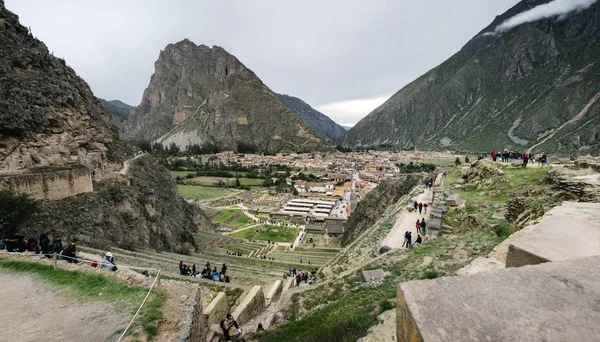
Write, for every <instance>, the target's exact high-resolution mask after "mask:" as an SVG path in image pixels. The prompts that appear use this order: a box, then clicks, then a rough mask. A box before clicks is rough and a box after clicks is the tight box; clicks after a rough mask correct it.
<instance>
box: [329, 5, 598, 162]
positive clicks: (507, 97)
mask: <svg viewBox="0 0 600 342" xmlns="http://www.w3.org/2000/svg"><path fill="white" fill-rule="evenodd" d="M549 2H550V0H525V1H521V2H520V3H518V4H517V5H515V6H514V7H513V8H511V9H509V10H508V11H507V12H506V13H504V14H503V15H501V16H498V17H496V19H495V20H494V22H493V23H492V24H491V25H489V26H488V27H487V28H485V29H484V30H482V31H481V32H480V34H478V35H477V36H475V37H474V38H473V39H471V40H470V41H469V42H468V43H467V44H466V45H465V46H464V47H463V48H462V49H461V50H460V51H459V52H458V53H456V54H455V55H453V56H452V57H450V58H449V59H448V60H446V61H445V62H444V63H442V64H440V65H439V66H437V67H435V68H434V69H432V70H430V71H429V72H427V73H426V74H424V75H423V76H421V77H420V78H418V79H417V80H415V81H413V82H412V83H410V84H408V85H407V86H406V87H404V88H402V89H401V90H400V91H398V92H397V93H396V94H394V95H393V96H392V97H391V98H390V99H388V100H387V101H386V102H385V103H384V104H383V105H381V106H380V107H378V108H377V109H375V110H374V111H373V112H371V113H370V114H369V115H368V116H366V117H365V118H363V119H362V120H361V121H360V122H358V123H357V124H356V126H354V127H353V128H352V129H351V130H350V131H349V132H348V133H347V134H346V135H345V136H344V137H343V138H342V140H341V142H342V143H343V144H345V145H349V146H355V145H359V146H376V145H389V146H393V147H396V148H401V149H413V148H432V149H455V150H479V151H491V150H494V149H496V150H497V149H502V148H511V149H516V150H528V149H533V150H536V151H538V152H539V151H541V150H545V151H547V152H553V153H561V154H571V153H576V154H587V153H593V154H597V153H599V152H600V115H599V113H600V62H598V56H600V44H599V42H600V3H598V2H596V3H594V4H593V5H591V7H590V8H588V9H586V10H582V11H574V12H570V13H568V14H565V15H563V16H561V17H560V20H558V19H557V18H556V17H555V18H549V19H542V20H538V21H535V22H530V23H524V24H521V25H519V26H516V27H514V28H512V29H510V30H509V31H507V32H502V33H498V32H495V28H496V27H497V26H498V25H500V24H501V23H503V22H504V21H506V20H507V19H509V18H512V17H514V16H515V15H517V14H519V13H523V12H525V11H528V10H530V9H532V8H534V7H536V6H538V5H542V4H546V3H549Z"/></svg>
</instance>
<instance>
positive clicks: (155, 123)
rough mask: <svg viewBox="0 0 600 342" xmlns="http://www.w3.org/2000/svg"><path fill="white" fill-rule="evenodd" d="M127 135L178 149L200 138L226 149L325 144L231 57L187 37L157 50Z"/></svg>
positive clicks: (306, 148) (306, 147)
mask: <svg viewBox="0 0 600 342" xmlns="http://www.w3.org/2000/svg"><path fill="white" fill-rule="evenodd" d="M125 136H126V137H131V138H138V139H145V140H150V141H159V142H162V143H163V144H165V145H168V144H170V143H172V142H174V143H176V144H177V145H178V146H180V147H181V148H186V147H187V146H188V145H190V144H203V143H204V142H212V143H217V144H219V145H221V147H223V148H225V149H229V150H233V149H236V148H237V145H238V143H240V142H243V143H245V144H247V145H252V146H254V147H256V148H257V149H258V150H263V151H280V150H292V151H310V150H319V149H327V148H328V147H327V145H326V143H325V141H324V140H323V139H322V138H321V137H319V136H318V135H317V134H316V133H314V132H313V131H312V130H311V129H310V128H309V127H308V126H307V125H306V124H305V123H304V121H303V120H302V119H300V117H298V116H297V115H296V114H295V113H294V112H292V111H291V110H290V109H289V108H287V107H286V106H284V105H283V104H282V103H281V102H280V101H279V100H278V99H277V96H276V95H275V94H274V93H273V92H272V91H271V90H270V89H269V88H268V87H267V86H266V85H265V84H263V83H262V81H261V80H260V79H259V78H258V77H257V76H256V75H255V74H254V73H253V72H252V71H251V70H249V69H248V68H246V67H245V66H244V65H243V64H242V63H241V62H240V61H239V60H238V59H237V58H236V57H235V56H233V55H231V54H229V53H228V52H227V51H225V50H224V49H223V48H221V47H218V46H213V47H212V48H209V47H207V46H204V45H199V46H197V45H195V44H194V43H192V42H191V41H189V40H187V39H186V40H183V41H181V42H178V43H176V44H169V45H168V46H167V47H166V48H165V50H163V51H161V53H160V56H159V58H158V60H157V61H156V63H155V72H154V74H153V75H152V77H151V79H150V84H149V86H148V88H146V90H145V91H144V95H143V97H142V102H141V103H140V105H139V106H138V107H137V108H136V109H134V110H133V111H132V112H131V114H130V117H129V121H128V123H127V125H126V126H125Z"/></svg>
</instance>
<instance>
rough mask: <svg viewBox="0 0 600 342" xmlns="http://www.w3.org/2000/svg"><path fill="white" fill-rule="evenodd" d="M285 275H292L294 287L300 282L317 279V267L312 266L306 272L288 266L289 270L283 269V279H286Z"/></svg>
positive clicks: (306, 282)
mask: <svg viewBox="0 0 600 342" xmlns="http://www.w3.org/2000/svg"><path fill="white" fill-rule="evenodd" d="M287 277H293V278H294V279H295V281H296V287H299V286H300V283H301V282H304V283H305V284H312V283H313V282H314V281H316V280H317V269H315V268H313V269H311V270H308V271H306V272H304V271H302V270H296V268H295V267H294V268H290V269H289V270H286V271H283V280H286V279H287Z"/></svg>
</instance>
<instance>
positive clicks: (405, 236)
mask: <svg viewBox="0 0 600 342" xmlns="http://www.w3.org/2000/svg"><path fill="white" fill-rule="evenodd" d="M409 236H410V232H409V231H408V230H407V231H406V232H404V242H402V247H404V246H405V245H406V243H407V242H408V238H409Z"/></svg>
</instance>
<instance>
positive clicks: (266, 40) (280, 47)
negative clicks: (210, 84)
mask: <svg viewBox="0 0 600 342" xmlns="http://www.w3.org/2000/svg"><path fill="white" fill-rule="evenodd" d="M517 2H518V0H360V1H358V0H357V1H348V0H339V1H338V0H331V1H330V0H314V1H313V0H304V1H294V2H293V3H292V1H281V0H269V1H267V0H252V1H244V0H240V1H233V0H218V1H209V0H85V1H83V0H52V1H48V0H5V4H6V7H7V8H8V9H9V10H11V11H13V12H15V13H17V14H18V15H19V16H20V19H21V23H22V24H23V25H25V26H31V29H32V32H33V34H34V35H35V36H37V37H38V38H39V39H41V40H42V41H43V42H45V43H46V45H47V46H48V48H49V49H50V51H54V55H55V56H59V57H63V58H65V60H66V62H67V64H69V65H70V66H71V67H73V68H74V69H75V71H76V72H77V73H78V74H79V76H81V77H82V78H83V79H85V80H86V81H87V82H88V83H89V85H90V86H91V87H92V90H93V91H94V93H95V94H96V96H98V97H102V98H105V99H109V100H111V99H119V100H122V101H124V102H126V103H129V104H132V105H137V104H139V102H140V100H141V97H142V92H143V91H144V89H145V88H146V87H147V86H148V83H149V81H150V76H151V75H152V73H153V71H154V62H155V61H156V59H157V58H158V54H159V51H160V50H161V49H164V47H165V46H166V45H167V44H169V43H174V42H177V41H180V40H182V39H184V38H188V39H190V40H191V41H193V42H195V43H196V44H205V45H209V46H212V45H219V46H222V47H223V48H225V49H226V50H227V51H229V52H230V53H232V54H234V55H235V56H237V57H238V59H239V60H240V61H241V62H242V63H244V64H245V65H246V66H247V67H249V68H250V69H252V70H253V71H254V72H255V73H256V74H257V75H258V76H259V77H260V78H261V79H262V80H263V82H265V84H267V85H268V86H269V87H270V88H271V89H273V90H274V91H276V92H279V93H285V94H289V95H292V96H296V97H299V98H301V99H303V100H304V101H306V102H308V103H309V104H310V105H312V106H313V107H315V108H317V109H319V110H321V111H322V112H323V113H325V114H327V115H329V116H330V117H331V118H332V119H334V120H335V121H336V122H338V123H340V124H342V125H353V124H355V123H356V122H358V121H359V120H360V119H361V118H362V117H364V116H365V115H366V114H368V113H369V112H370V111H371V110H373V109H374V108H376V107H377V106H378V105H380V104H381V103H383V102H384V101H385V100H386V99H387V98H388V97H389V96H391V95H392V94H393V93H395V92H396V91H398V90H399V89H400V88H402V87H403V86H404V85H406V84H407V83H409V82H410V81H412V80H413V79H415V78H417V77H419V76H420V75H422V74H423V73H425V72H426V71H428V70H429V69H431V68H433V67H435V66H436V65H438V64H440V63H441V62H443V61H444V60H446V59H447V58H448V57H450V56H451V55H452V54H454V53H455V52H457V51H458V50H459V49H460V48H461V47H462V46H463V45H464V44H465V43H466V42H467V41H468V40H469V39H470V38H472V37H473V36H474V35H475V34H476V33H478V32H479V31H480V30H481V29H483V28H484V27H486V26H487V25H489V24H490V23H491V22H492V21H493V19H494V17H495V16H496V15H500V14H502V13H503V12H504V11H506V10H507V9H509V8H510V7H512V6H513V5H515V4H516V3H517Z"/></svg>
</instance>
